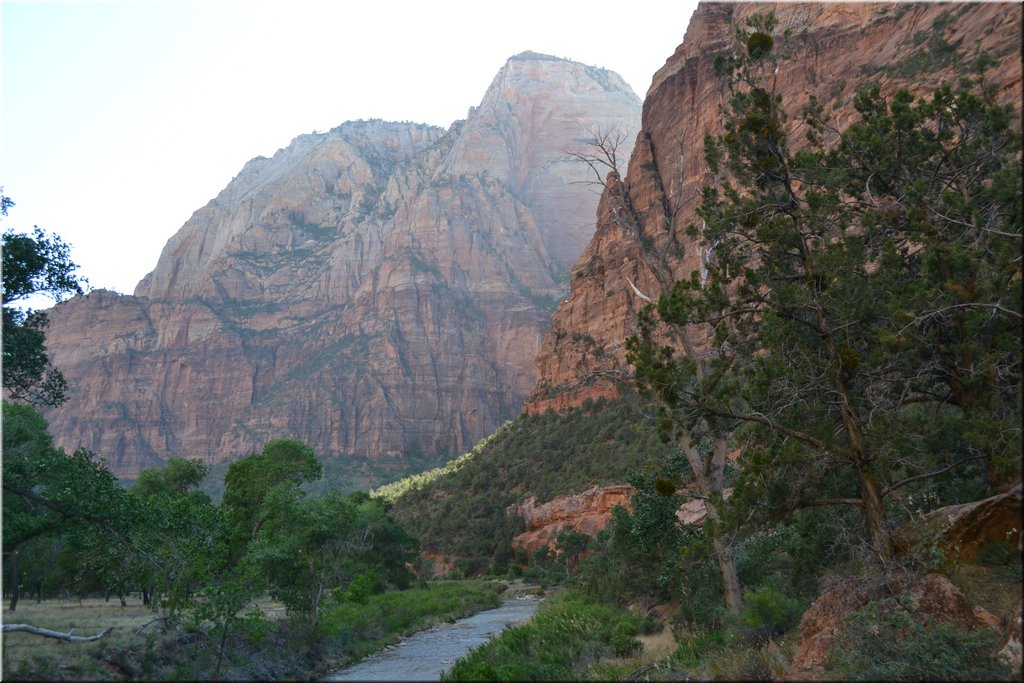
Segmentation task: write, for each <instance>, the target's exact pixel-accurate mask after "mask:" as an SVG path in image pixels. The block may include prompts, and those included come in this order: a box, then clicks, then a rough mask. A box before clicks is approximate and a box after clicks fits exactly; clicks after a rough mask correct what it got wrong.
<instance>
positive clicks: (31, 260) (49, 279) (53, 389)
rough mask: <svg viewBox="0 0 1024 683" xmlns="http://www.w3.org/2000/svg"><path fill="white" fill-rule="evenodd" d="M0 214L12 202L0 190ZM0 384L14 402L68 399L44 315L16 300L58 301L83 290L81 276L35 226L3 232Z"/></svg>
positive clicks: (53, 239) (64, 250)
mask: <svg viewBox="0 0 1024 683" xmlns="http://www.w3.org/2000/svg"><path fill="white" fill-rule="evenodd" d="M2 190H3V188H0V213H2V215H4V216H6V215H7V210H8V208H10V207H11V206H13V205H14V202H12V201H11V200H10V198H9V197H6V196H4V195H3V194H2ZM2 253H3V387H4V390H5V392H6V394H7V396H8V397H9V398H10V399H12V400H19V401H20V400H24V401H29V402H30V403H33V404H36V405H40V406H53V405H59V404H61V403H63V402H64V401H65V400H66V398H67V382H66V381H65V380H64V376H63V375H62V374H61V373H60V371H58V370H56V369H55V368H53V366H52V365H51V364H50V358H49V356H48V355H47V352H46V333H45V329H46V325H47V323H48V319H47V315H46V313H45V312H42V311H33V310H31V309H27V310H22V309H21V308H19V306H18V303H19V302H21V301H23V300H25V299H27V298H28V297H30V296H33V295H42V296H46V297H49V298H51V299H53V300H54V301H60V300H62V299H63V298H64V297H65V296H67V295H71V294H81V293H82V286H81V285H82V284H83V283H85V280H84V279H82V278H80V277H77V276H76V275H75V274H74V272H75V270H76V269H77V268H78V266H77V265H76V264H75V263H74V262H72V261H71V249H70V247H69V246H68V245H67V244H65V243H64V241H63V240H61V238H60V237H59V236H57V235H49V234H47V233H46V232H44V231H43V230H41V229H40V228H39V227H38V226H36V227H35V229H34V231H33V232H32V234H31V235H24V234H18V233H15V232H14V231H13V230H10V229H8V230H5V231H4V233H3V249H2Z"/></svg>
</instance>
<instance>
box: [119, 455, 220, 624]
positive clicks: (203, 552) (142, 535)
mask: <svg viewBox="0 0 1024 683" xmlns="http://www.w3.org/2000/svg"><path fill="white" fill-rule="evenodd" d="M206 473H207V467H206V465H205V464H204V463H203V462H202V461H201V460H199V459H197V458H193V459H184V458H170V459H168V460H167V462H166V463H165V464H164V466H163V467H162V468H148V469H144V470H142V471H141V472H140V473H139V478H138V479H137V480H136V481H135V483H134V484H133V485H132V487H131V489H130V492H131V493H132V495H133V496H134V497H136V498H137V499H139V501H140V502H141V509H142V514H140V517H139V519H138V520H137V524H136V535H137V537H138V538H139V543H140V544H142V545H144V546H145V547H146V548H148V549H149V552H150V553H151V554H152V555H153V556H155V557H157V558H159V561H158V562H156V563H153V562H146V563H142V564H141V565H140V566H139V567H138V571H137V573H136V576H135V579H136V581H138V582H140V583H141V585H142V586H143V588H144V591H143V596H144V597H143V600H144V602H146V601H151V602H152V605H153V607H154V609H155V608H156V607H157V606H158V605H160V604H163V605H164V606H166V607H168V608H171V609H172V610H173V609H177V608H179V607H180V606H181V605H186V604H188V602H189V601H190V600H191V599H192V596H193V594H194V593H196V592H197V590H198V589H199V586H200V585H201V584H202V583H203V582H204V581H205V577H206V576H207V575H208V574H210V573H211V572H214V571H217V570H219V566H218V564H217V558H218V550H217V548H216V544H217V543H218V542H219V537H220V535H221V534H222V527H223V524H222V519H221V515H220V510H218V509H217V508H216V506H214V504H213V502H212V501H211V500H210V497H209V496H208V495H206V493H204V492H203V491H201V490H199V488H198V487H199V485H200V484H201V483H202V481H203V479H204V478H205V477H206Z"/></svg>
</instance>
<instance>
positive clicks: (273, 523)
mask: <svg viewBox="0 0 1024 683" xmlns="http://www.w3.org/2000/svg"><path fill="white" fill-rule="evenodd" d="M262 516H263V518H264V519H265V520H266V521H265V522H264V524H263V525H262V527H261V529H260V531H259V535H258V536H257V537H256V539H255V540H254V541H253V542H252V544H251V545H250V547H249V556H250V557H251V558H252V559H253V561H254V562H255V563H256V565H257V566H259V567H260V568H261V569H262V571H263V572H264V576H265V577H266V579H267V581H268V584H269V585H270V586H271V587H272V589H273V590H274V592H275V593H276V595H277V596H278V598H279V599H280V600H281V601H282V602H283V603H284V604H285V605H286V606H287V607H288V608H289V609H290V610H292V611H294V612H295V613H298V614H303V615H305V616H306V617H307V618H308V619H309V623H310V625H311V626H312V627H315V626H316V624H317V622H318V620H319V616H320V611H321V608H322V605H323V600H324V597H325V595H328V596H329V595H331V592H332V591H333V590H334V589H342V590H344V589H346V588H348V587H349V586H350V585H351V583H352V582H353V581H354V580H357V579H359V577H364V578H363V579H362V581H363V582H366V581H368V579H367V578H366V577H368V576H373V577H379V579H377V580H390V581H391V582H392V583H395V584H398V585H401V586H402V587H405V586H408V583H409V580H408V576H407V575H408V570H407V569H406V566H405V565H406V563H407V562H410V561H412V559H413V556H412V555H413V553H412V550H413V547H414V544H413V543H412V539H410V538H409V536H408V535H406V534H405V532H404V531H403V530H402V529H401V528H400V527H399V526H398V525H397V524H396V523H395V522H394V521H393V520H392V519H391V518H390V517H389V516H388V515H387V510H386V507H385V505H384V504H383V503H382V502H381V501H379V500H377V499H373V498H369V497H368V496H367V495H366V494H365V493H362V492H357V493H354V494H352V495H351V496H349V497H347V498H345V497H342V496H340V495H339V494H336V493H328V494H326V495H324V496H322V497H317V498H303V497H302V496H301V492H299V491H297V490H296V489H288V488H283V487H278V488H275V489H273V490H272V491H271V492H270V493H269V494H268V495H267V498H266V499H265V501H264V504H263V510H262ZM376 582H377V581H374V583H376ZM354 590H355V591H356V593H358V592H359V590H360V588H359V586H358V585H357V586H356V588H355V589H354Z"/></svg>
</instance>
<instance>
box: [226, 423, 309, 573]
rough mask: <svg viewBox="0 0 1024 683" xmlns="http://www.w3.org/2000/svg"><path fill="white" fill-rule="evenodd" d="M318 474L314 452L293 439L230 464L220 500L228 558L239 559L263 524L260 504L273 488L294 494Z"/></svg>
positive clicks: (272, 442) (265, 518) (270, 445)
mask: <svg viewBox="0 0 1024 683" xmlns="http://www.w3.org/2000/svg"><path fill="white" fill-rule="evenodd" d="M320 474H321V466H320V461H319V460H317V459H316V455H315V454H314V453H313V449H312V448H310V447H309V446H307V445H306V444H304V443H302V442H301V441H298V440H296V439H275V440H273V441H270V442H269V443H267V445H266V446H265V447H264V448H263V451H262V452H261V453H254V454H252V455H249V456H246V457H244V458H242V459H240V460H236V461H235V462H233V463H231V466H230V467H229V468H228V472H227V475H225V477H224V487H225V488H224V497H223V499H222V500H221V510H222V511H223V514H224V519H225V523H226V525H227V534H228V539H227V542H228V546H229V548H230V550H231V557H232V558H233V559H235V560H238V559H240V558H241V557H242V556H243V555H244V554H245V548H246V547H247V546H248V544H249V542H250V541H252V540H253V539H254V538H256V535H257V534H258V533H259V530H260V527H261V526H262V525H263V524H264V522H266V520H267V517H266V514H265V510H266V509H265V507H264V505H263V503H264V500H266V498H267V496H268V494H269V493H270V492H271V491H272V490H273V489H274V488H278V487H280V488H284V489H286V490H288V491H291V492H297V491H298V489H299V487H300V486H301V485H302V484H303V483H306V482H312V481H316V480H317V479H319V478H320Z"/></svg>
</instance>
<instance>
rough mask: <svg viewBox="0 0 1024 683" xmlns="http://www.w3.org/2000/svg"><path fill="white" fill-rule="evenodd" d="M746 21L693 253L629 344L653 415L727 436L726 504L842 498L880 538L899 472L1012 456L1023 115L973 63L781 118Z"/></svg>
mask: <svg viewBox="0 0 1024 683" xmlns="http://www.w3.org/2000/svg"><path fill="white" fill-rule="evenodd" d="M754 28H756V29H757V30H755V31H752V32H746V33H744V34H743V35H742V37H743V38H744V40H743V41H742V44H743V45H745V46H746V50H745V52H741V53H739V54H738V56H737V57H734V58H732V59H725V60H722V62H721V65H722V67H723V68H722V72H723V75H724V76H725V77H726V78H727V79H728V82H729V85H730V89H731V98H730V100H729V101H728V103H727V105H726V106H725V111H724V114H725V132H724V134H722V135H721V136H718V137H708V138H707V139H706V141H705V148H706V155H705V156H706V161H707V164H708V168H709V171H710V173H711V176H712V180H711V182H709V183H708V184H707V185H706V186H705V187H704V188H703V191H702V195H701V204H700V207H699V210H698V214H699V216H700V218H701V219H702V224H701V226H700V227H699V228H698V227H697V226H691V227H690V228H689V233H690V235H691V236H692V238H693V239H694V240H696V241H697V242H698V243H699V244H700V245H701V246H702V249H703V251H704V253H706V254H708V255H709V258H707V259H706V271H705V272H693V273H692V274H691V275H690V277H689V278H686V279H682V280H679V281H677V282H676V283H675V284H674V285H673V286H672V289H671V291H669V292H666V293H664V294H663V295H662V296H661V298H660V300H659V301H658V303H657V305H656V306H649V307H648V308H647V309H646V310H645V311H644V313H643V314H642V316H641V319H640V333H639V334H638V335H637V336H635V337H634V338H633V339H631V340H630V345H629V349H630V359H631V362H633V363H634V365H635V367H636V372H637V378H638V381H639V382H640V384H641V386H643V387H645V388H647V389H649V390H650V391H652V392H654V393H655V394H656V395H657V396H658V397H659V399H660V400H661V404H662V414H663V419H664V421H665V422H666V423H667V424H670V425H674V426H676V427H678V428H680V429H684V430H692V429H693V428H694V427H695V426H699V427H700V430H698V431H699V432H700V433H699V434H696V435H695V436H697V437H700V435H701V434H704V435H708V434H713V433H715V432H716V431H723V432H725V433H729V434H731V435H732V437H731V439H732V441H733V443H734V444H736V445H743V446H744V449H745V452H744V456H743V457H744V460H743V472H744V476H743V477H742V478H741V482H740V486H739V487H738V488H739V490H738V491H737V494H738V495H734V497H733V499H732V501H731V504H732V505H734V506H744V507H745V508H746V509H747V511H748V512H747V513H746V514H747V516H749V514H751V512H750V511H754V512H756V511H758V510H760V511H762V512H765V513H769V514H770V513H772V512H780V513H784V512H785V511H787V510H793V509H795V508H798V507H801V506H808V505H832V504H852V505H856V506H858V507H859V508H860V509H861V510H862V511H863V513H864V519H865V522H866V526H867V529H868V532H869V533H868V539H869V545H870V547H871V548H872V550H873V552H874V553H876V554H877V555H878V556H879V557H882V558H887V557H889V556H890V555H891V552H892V541H891V537H890V522H889V520H888V519H887V514H888V510H889V508H890V506H891V502H892V499H894V498H897V497H898V496H899V491H900V489H902V488H903V487H905V486H908V485H911V484H919V483H920V482H922V481H925V480H927V479H929V478H931V477H935V476H940V475H947V474H948V476H966V477H971V476H975V474H972V473H977V472H978V469H977V468H974V469H971V464H972V463H974V464H977V463H979V462H980V463H984V464H985V465H987V469H988V474H989V479H990V481H989V483H992V481H991V480H992V479H993V478H998V476H1000V475H999V473H1000V472H1005V471H1006V470H1007V468H1008V466H1009V467H1011V468H1012V464H1013V463H1014V462H1016V459H1017V458H1019V453H1020V448H1021V428H1020V424H1021V412H1020V411H1021V403H1020V396H1021V394H1020V387H1021V355H1020V331H1021V319H1022V317H1021V256H1020V252H1021V245H1022V241H1021V216H1022V210H1021V195H1022V192H1021V189H1022V188H1021V156H1020V154H1021V139H1020V134H1019V132H1018V131H1015V130H1014V128H1013V127H1012V122H1013V120H1014V115H1013V113H1012V111H1010V109H1009V108H1008V107H1002V106H999V105H997V104H995V103H994V102H993V101H992V99H991V97H990V95H989V93H987V91H986V90H985V88H984V87H983V85H981V84H980V83H977V82H963V83H961V84H960V85H959V86H957V87H950V86H943V87H940V88H938V89H936V90H935V91H934V92H933V93H931V94H930V95H928V96H922V97H915V96H914V95H912V94H911V93H910V92H909V91H907V90H905V89H899V90H896V91H895V92H892V93H888V94H883V92H882V90H881V89H880V88H879V87H878V86H871V87H867V88H864V89H863V90H861V91H860V92H859V93H858V95H857V97H856V99H855V101H854V107H855V109H856V111H857V113H858V115H859V120H858V121H857V122H855V123H854V124H853V125H851V126H850V127H849V128H847V129H846V130H837V129H834V128H832V127H831V126H830V125H829V123H828V121H827V118H826V117H825V116H824V114H823V110H822V107H821V106H820V105H818V104H817V103H816V102H814V101H812V102H811V105H810V106H809V107H808V108H807V109H806V110H805V111H804V112H802V114H801V117H800V119H799V120H798V121H797V122H790V121H789V120H788V117H787V113H786V110H785V108H784V103H783V102H782V98H781V96H780V95H779V94H778V93H777V92H775V91H774V89H773V86H772V83H773V81H772V79H771V74H772V73H774V69H775V64H774V54H773V52H772V45H773V41H772V40H771V36H770V35H768V34H767V32H770V31H771V28H772V26H771V22H770V21H765V22H763V23H762V25H761V26H758V27H754ZM759 34H764V35H765V37H766V38H767V39H766V38H760V37H759ZM800 129H802V132H803V133H804V137H805V139H804V140H803V141H801V142H799V143H798V144H793V140H792V139H791V138H792V136H793V135H794V133H795V132H796V131H797V130H800ZM672 330H676V331H677V334H678V331H679V330H685V331H687V334H690V333H694V334H696V335H697V336H698V338H699V339H701V341H702V347H701V348H702V351H701V353H700V354H699V356H698V357H697V358H695V357H694V356H695V354H694V353H692V350H689V351H688V350H687V349H684V348H681V347H679V346H677V345H674V344H671V343H665V342H664V339H665V338H666V334H668V335H671V333H672ZM666 331H667V332H666ZM702 363H704V364H705V365H704V367H703V368H702V367H701V364H702Z"/></svg>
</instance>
